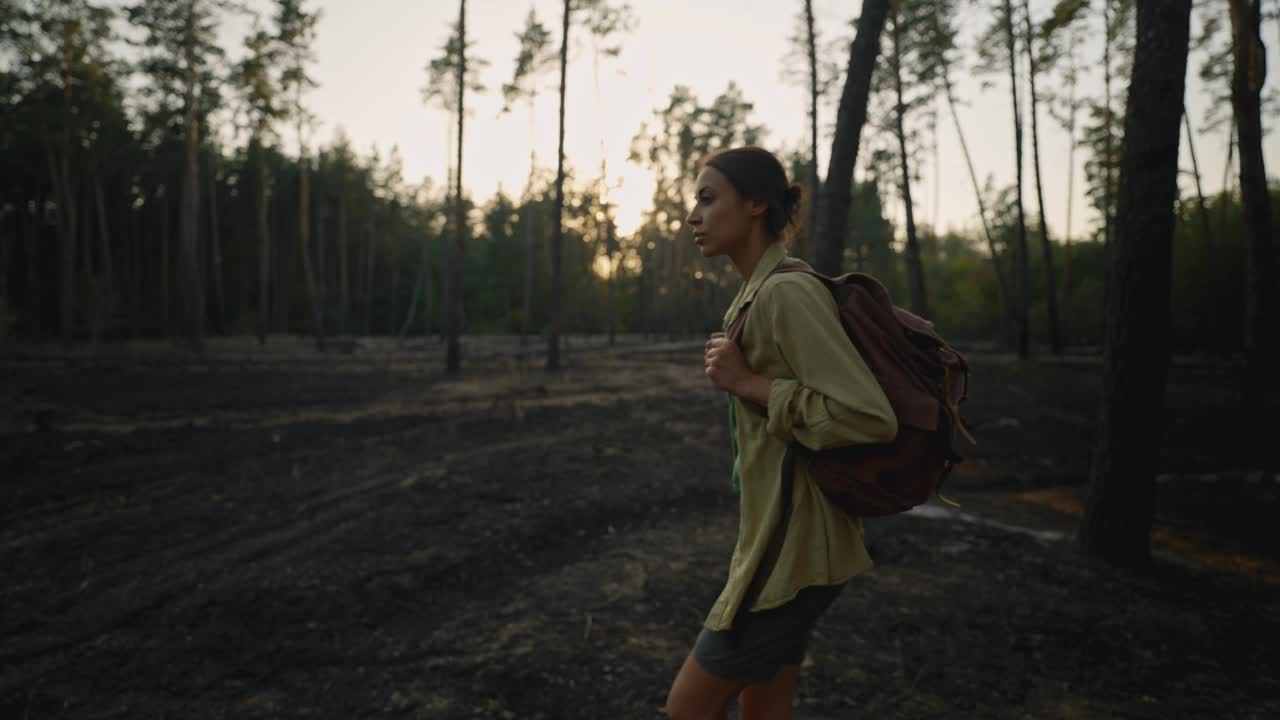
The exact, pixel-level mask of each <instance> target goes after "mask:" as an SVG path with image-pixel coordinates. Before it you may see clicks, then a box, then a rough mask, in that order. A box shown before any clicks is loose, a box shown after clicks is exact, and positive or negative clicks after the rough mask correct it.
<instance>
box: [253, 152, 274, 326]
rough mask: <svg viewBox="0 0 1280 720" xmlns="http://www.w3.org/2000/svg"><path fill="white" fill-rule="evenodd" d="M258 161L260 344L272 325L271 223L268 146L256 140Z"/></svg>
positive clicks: (257, 215) (257, 222)
mask: <svg viewBox="0 0 1280 720" xmlns="http://www.w3.org/2000/svg"><path fill="white" fill-rule="evenodd" d="M254 146H255V147H254V149H255V150H257V155H258V162H257V163H256V164H257V170H258V188H257V189H258V206H257V214H256V215H255V217H256V218H257V221H256V225H257V230H258V313H257V315H258V344H259V345H261V344H264V343H266V342H267V332H268V330H269V328H270V325H271V225H270V223H269V222H268V216H267V202H268V199H267V198H268V192H267V182H268V178H267V159H266V148H264V147H262V144H261V143H258V142H257V141H255V142H254Z"/></svg>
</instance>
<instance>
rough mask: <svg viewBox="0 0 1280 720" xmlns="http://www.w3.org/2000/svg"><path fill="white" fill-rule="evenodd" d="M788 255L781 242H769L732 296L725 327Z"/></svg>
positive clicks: (754, 295) (751, 299) (754, 296)
mask: <svg viewBox="0 0 1280 720" xmlns="http://www.w3.org/2000/svg"><path fill="white" fill-rule="evenodd" d="M787 257H788V253H787V247H786V246H785V245H783V244H782V243H781V242H772V243H769V247H768V248H767V249H766V250H765V251H764V254H763V255H761V256H760V261H759V262H757V263H756V268H755V270H752V271H751V278H750V279H749V280H747V282H746V284H745V285H743V287H742V289H741V290H739V291H738V296H737V297H736V298H734V300H733V303H731V304H730V305H729V311H728V312H727V313H725V323H724V324H725V327H728V326H729V325H730V324H731V323H732V322H733V321H734V319H736V318H737V316H738V313H739V312H740V311H741V309H742V308H743V307H744V306H746V305H748V304H750V303H751V302H753V301H755V299H756V293H758V292H760V288H761V287H762V286H763V285H764V281H765V279H766V278H768V277H769V274H770V273H772V272H773V271H774V270H775V269H777V267H778V265H780V264H782V261H783V260H786V259H787Z"/></svg>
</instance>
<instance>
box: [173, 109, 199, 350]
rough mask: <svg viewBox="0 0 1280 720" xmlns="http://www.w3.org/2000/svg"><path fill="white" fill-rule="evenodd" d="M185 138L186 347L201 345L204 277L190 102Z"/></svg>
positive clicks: (196, 132) (183, 252)
mask: <svg viewBox="0 0 1280 720" xmlns="http://www.w3.org/2000/svg"><path fill="white" fill-rule="evenodd" d="M186 127H187V141H186V153H185V161H184V162H183V171H182V247H181V251H180V255H179V258H180V262H181V264H182V282H183V290H182V298H183V303H182V306H183V315H184V317H183V327H184V335H185V337H186V345H187V348H188V349H189V350H201V349H203V347H204V279H203V278H202V277H200V249H199V242H200V238H199V233H198V230H197V222H196V220H197V218H199V216H200V175H199V163H198V162H197V157H198V156H197V151H198V150H199V125H198V123H197V120H196V116H195V109H194V105H192V107H191V109H189V110H188V111H187V124H186Z"/></svg>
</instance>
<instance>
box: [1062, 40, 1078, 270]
mask: <svg viewBox="0 0 1280 720" xmlns="http://www.w3.org/2000/svg"><path fill="white" fill-rule="evenodd" d="M1068 60H1069V62H1070V63H1071V68H1070V73H1071V82H1070V90H1068V95H1067V113H1068V115H1067V219H1066V231H1065V232H1064V233H1063V246H1062V289H1063V292H1064V293H1066V292H1069V288H1070V287H1071V213H1072V201H1073V200H1074V199H1075V180H1076V53H1075V48H1074V47H1072V49H1071V50H1070V51H1069V54H1068Z"/></svg>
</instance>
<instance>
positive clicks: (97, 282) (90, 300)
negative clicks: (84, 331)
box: [76, 161, 106, 346]
mask: <svg viewBox="0 0 1280 720" xmlns="http://www.w3.org/2000/svg"><path fill="white" fill-rule="evenodd" d="M87 165H88V167H87V168H85V169H84V171H82V172H81V173H80V174H79V177H78V178H77V181H78V182H77V185H78V186H79V188H78V189H77V192H76V196H77V197H79V198H81V199H82V205H83V208H81V210H80V211H79V214H80V216H81V218H83V220H82V222H81V223H80V238H79V242H80V249H79V250H78V251H77V252H78V253H79V255H80V257H81V258H82V259H81V263H80V264H81V269H82V270H83V277H84V285H83V287H84V288H85V289H86V290H88V294H87V296H86V297H85V310H84V317H85V322H86V323H87V324H88V328H89V342H90V343H91V344H92V345H94V346H97V345H98V343H99V342H101V340H102V329H103V325H104V324H105V323H106V319H105V318H104V316H103V310H104V308H105V302H104V301H103V297H102V269H101V267H100V261H99V260H98V258H96V257H94V252H93V236H94V230H95V227H94V213H93V211H92V210H91V207H90V206H91V203H92V202H93V200H92V198H91V195H92V193H91V192H90V191H89V188H88V187H87V186H88V185H89V184H90V181H89V180H88V178H87V177H86V175H92V174H93V172H94V170H93V169H92V161H90V162H89V163H87Z"/></svg>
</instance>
